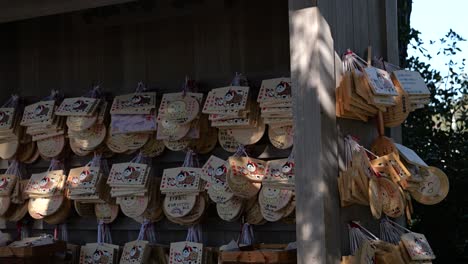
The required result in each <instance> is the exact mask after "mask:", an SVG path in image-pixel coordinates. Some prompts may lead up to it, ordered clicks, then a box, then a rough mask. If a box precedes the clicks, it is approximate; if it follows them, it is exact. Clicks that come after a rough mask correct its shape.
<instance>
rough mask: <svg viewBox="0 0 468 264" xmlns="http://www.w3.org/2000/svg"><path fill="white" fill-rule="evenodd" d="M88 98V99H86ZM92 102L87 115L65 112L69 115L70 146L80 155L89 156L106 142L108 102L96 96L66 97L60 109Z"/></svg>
mask: <svg viewBox="0 0 468 264" xmlns="http://www.w3.org/2000/svg"><path fill="white" fill-rule="evenodd" d="M84 99H87V100H84ZM86 103H89V104H92V106H89V108H90V110H89V111H87V113H86V115H85V114H81V113H72V112H65V113H62V115H67V127H68V137H69V138H70V148H71V150H72V151H73V152H74V153H75V154H76V155H78V156H87V155H89V154H91V153H92V152H93V151H94V150H97V149H100V148H101V147H102V143H103V142H104V140H105V138H106V135H107V129H106V122H105V121H106V118H107V105H108V104H107V102H106V101H105V100H99V99H94V98H82V97H80V98H69V99H65V100H64V102H63V103H62V104H61V105H60V108H59V109H70V106H69V105H83V104H86Z"/></svg>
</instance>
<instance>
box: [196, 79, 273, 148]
mask: <svg viewBox="0 0 468 264" xmlns="http://www.w3.org/2000/svg"><path fill="white" fill-rule="evenodd" d="M249 89H250V88H249V87H248V86H228V87H222V88H216V89H213V90H211V91H210V92H209V93H208V96H207V98H206V101H205V105H204V106H203V111H202V112H203V113H205V114H209V120H210V121H211V126H212V127H217V128H219V132H218V134H219V142H220V144H221V146H222V147H223V148H224V149H225V150H226V151H229V152H235V151H236V149H237V146H238V145H239V144H242V143H241V142H237V140H236V139H240V140H241V141H245V142H244V143H248V144H252V142H256V141H258V140H260V138H261V137H262V136H263V131H264V129H265V125H264V124H263V121H262V120H261V119H260V116H259V109H258V107H257V105H256V104H255V102H251V101H250V100H249ZM227 129H232V130H227ZM243 129H246V130H245V131H244V130H243ZM233 132H234V133H233ZM251 132H254V133H255V134H256V135H254V137H252V139H250V138H248V137H246V136H245V134H250V133H251ZM246 145H247V144H246Z"/></svg>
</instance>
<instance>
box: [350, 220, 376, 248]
mask: <svg viewBox="0 0 468 264" xmlns="http://www.w3.org/2000/svg"><path fill="white" fill-rule="evenodd" d="M348 229H349V245H350V250H351V255H353V256H354V255H356V252H357V251H358V250H359V248H360V247H361V246H362V244H363V243H364V241H366V240H367V241H375V240H379V238H378V237H376V236H375V235H374V234H372V232H370V231H369V230H367V229H366V228H364V227H363V226H361V225H360V224H359V223H357V222H355V221H351V222H350V223H349V224H348Z"/></svg>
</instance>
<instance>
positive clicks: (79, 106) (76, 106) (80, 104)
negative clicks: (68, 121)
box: [71, 100, 88, 112]
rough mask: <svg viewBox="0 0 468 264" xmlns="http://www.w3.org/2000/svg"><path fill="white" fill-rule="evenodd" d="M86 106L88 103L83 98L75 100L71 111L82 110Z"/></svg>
mask: <svg viewBox="0 0 468 264" xmlns="http://www.w3.org/2000/svg"><path fill="white" fill-rule="evenodd" d="M87 107H88V103H86V102H85V101H84V100H77V101H76V102H74V103H73V105H72V107H71V108H72V110H73V111H78V112H82V111H84V110H85V109H86V108H87Z"/></svg>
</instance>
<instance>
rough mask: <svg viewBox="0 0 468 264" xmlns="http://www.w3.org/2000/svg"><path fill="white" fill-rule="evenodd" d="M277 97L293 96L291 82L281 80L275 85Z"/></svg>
mask: <svg viewBox="0 0 468 264" xmlns="http://www.w3.org/2000/svg"><path fill="white" fill-rule="evenodd" d="M275 92H276V97H280V98H288V97H291V84H289V83H288V82H284V81H281V82H280V83H279V84H278V85H276V87H275Z"/></svg>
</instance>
